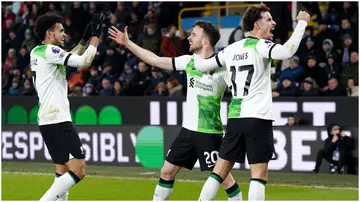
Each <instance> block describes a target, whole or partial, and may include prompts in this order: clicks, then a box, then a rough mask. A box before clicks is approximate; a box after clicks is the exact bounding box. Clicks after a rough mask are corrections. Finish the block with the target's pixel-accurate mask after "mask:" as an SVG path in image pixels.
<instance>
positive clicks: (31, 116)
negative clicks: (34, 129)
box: [29, 105, 39, 124]
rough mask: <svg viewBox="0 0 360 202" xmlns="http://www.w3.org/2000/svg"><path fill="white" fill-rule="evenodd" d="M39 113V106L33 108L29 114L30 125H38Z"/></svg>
mask: <svg viewBox="0 0 360 202" xmlns="http://www.w3.org/2000/svg"><path fill="white" fill-rule="evenodd" d="M38 111H39V105H36V106H35V107H33V108H32V109H31V111H30V114H29V123H30V124H38Z"/></svg>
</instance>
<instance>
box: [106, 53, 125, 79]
mask: <svg viewBox="0 0 360 202" xmlns="http://www.w3.org/2000/svg"><path fill="white" fill-rule="evenodd" d="M125 60H126V58H125V56H124V55H121V54H119V52H118V51H117V50H116V49H115V47H109V48H108V49H107V50H106V56H105V58H104V63H105V64H109V65H111V66H112V71H111V73H112V74H114V75H116V76H117V77H119V76H120V73H121V72H123V69H124V68H123V66H124V63H125ZM115 80H116V79H115Z"/></svg>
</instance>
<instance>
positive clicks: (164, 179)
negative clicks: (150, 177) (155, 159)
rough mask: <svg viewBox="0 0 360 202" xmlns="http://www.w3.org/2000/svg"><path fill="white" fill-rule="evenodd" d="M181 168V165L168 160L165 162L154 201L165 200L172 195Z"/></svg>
mask: <svg viewBox="0 0 360 202" xmlns="http://www.w3.org/2000/svg"><path fill="white" fill-rule="evenodd" d="M180 169H181V167H180V166H176V165H173V164H171V163H169V162H167V161H165V162H164V165H163V167H162V168H161V170H160V180H159V182H158V184H157V185H156V188H155V193H154V198H153V201H164V200H167V199H168V198H169V197H170V195H171V193H172V189H173V187H174V182H175V176H176V174H177V173H178V172H179V171H180Z"/></svg>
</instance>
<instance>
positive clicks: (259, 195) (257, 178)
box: [248, 163, 268, 201]
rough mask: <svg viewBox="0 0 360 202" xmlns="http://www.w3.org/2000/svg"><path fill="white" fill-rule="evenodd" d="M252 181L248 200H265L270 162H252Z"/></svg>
mask: <svg viewBox="0 0 360 202" xmlns="http://www.w3.org/2000/svg"><path fill="white" fill-rule="evenodd" d="M250 170H251V181H250V187H249V194H248V200H249V201H253V200H256V201H258V200H265V185H266V181H267V179H268V164H267V163H257V164H250Z"/></svg>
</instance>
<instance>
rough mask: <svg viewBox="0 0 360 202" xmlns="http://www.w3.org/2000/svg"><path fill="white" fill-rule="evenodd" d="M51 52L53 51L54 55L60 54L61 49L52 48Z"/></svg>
mask: <svg viewBox="0 0 360 202" xmlns="http://www.w3.org/2000/svg"><path fill="white" fill-rule="evenodd" d="M51 51H52V52H53V53H54V54H59V53H60V49H59V48H56V47H52V48H51Z"/></svg>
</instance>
